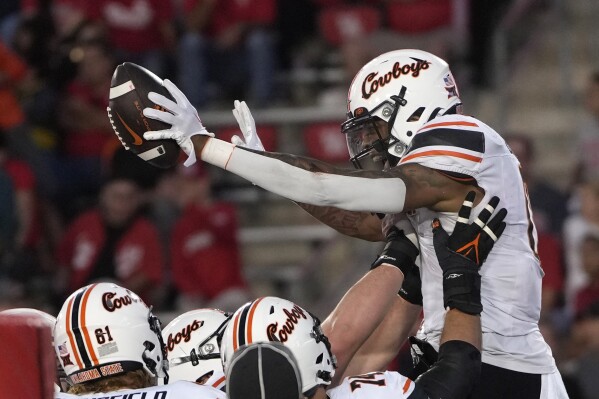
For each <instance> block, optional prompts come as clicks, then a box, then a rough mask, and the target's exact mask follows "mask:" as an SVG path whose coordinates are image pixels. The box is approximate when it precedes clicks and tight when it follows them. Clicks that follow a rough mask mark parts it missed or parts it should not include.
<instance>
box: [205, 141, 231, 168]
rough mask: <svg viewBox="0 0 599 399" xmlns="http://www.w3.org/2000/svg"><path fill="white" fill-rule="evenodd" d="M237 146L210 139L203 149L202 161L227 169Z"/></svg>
mask: <svg viewBox="0 0 599 399" xmlns="http://www.w3.org/2000/svg"><path fill="white" fill-rule="evenodd" d="M233 149H235V146H234V145H233V144H231V143H228V142H226V141H223V140H218V139H214V138H209V139H208V140H207V141H206V145H204V148H203V149H202V155H201V156H200V158H202V161H204V162H208V163H209V164H212V165H214V166H218V167H219V168H222V169H226V168H227V163H228V162H229V159H230V158H231V154H232V153H233Z"/></svg>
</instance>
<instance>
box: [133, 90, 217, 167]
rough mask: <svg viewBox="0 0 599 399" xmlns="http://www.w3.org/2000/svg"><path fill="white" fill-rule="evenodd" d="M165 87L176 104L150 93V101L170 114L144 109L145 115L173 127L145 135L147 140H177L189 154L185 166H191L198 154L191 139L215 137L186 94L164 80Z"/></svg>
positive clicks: (160, 95) (159, 95)
mask: <svg viewBox="0 0 599 399" xmlns="http://www.w3.org/2000/svg"><path fill="white" fill-rule="evenodd" d="M163 85H164V87H165V88H166V89H167V90H168V91H169V93H171V95H172V96H173V98H174V99H175V101H176V103H174V102H172V101H171V100H169V99H168V98H166V97H165V96H163V95H162V94H158V93H154V92H150V93H148V99H150V101H152V102H154V103H155V104H157V105H160V106H161V107H164V108H166V109H167V110H168V111H170V112H165V111H160V110H158V109H154V108H144V110H143V113H144V115H145V116H147V117H148V118H152V119H156V120H159V121H161V122H164V123H168V124H169V125H171V127H170V129H165V130H152V131H149V132H146V133H144V138H145V139H146V140H163V139H171V140H175V141H176V142H177V144H179V147H181V149H182V150H183V151H184V152H185V153H186V154H187V156H188V158H187V160H186V161H185V163H184V165H185V166H191V165H193V164H194V163H196V154H195V151H194V148H193V143H192V141H191V137H192V136H195V135H196V134H201V135H204V136H210V137H214V134H213V133H209V132H208V130H206V128H205V127H204V126H203V125H202V121H201V120H200V117H199V116H198V111H197V110H196V109H195V107H194V106H193V105H191V103H190V102H189V100H188V99H187V97H185V94H183V92H182V91H181V90H179V88H178V87H177V86H175V84H174V83H173V82H171V81H170V80H168V79H164V82H163Z"/></svg>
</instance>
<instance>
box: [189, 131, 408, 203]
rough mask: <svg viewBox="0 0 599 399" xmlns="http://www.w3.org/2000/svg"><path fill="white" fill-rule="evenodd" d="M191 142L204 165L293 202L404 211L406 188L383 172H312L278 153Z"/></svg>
mask: <svg viewBox="0 0 599 399" xmlns="http://www.w3.org/2000/svg"><path fill="white" fill-rule="evenodd" d="M192 141H193V143H194V148H195V151H196V155H198V156H199V157H200V158H201V159H202V160H204V161H205V162H208V163H210V164H212V165H215V166H218V167H220V168H222V169H226V170H228V171H230V172H232V173H234V174H236V175H238V176H240V177H243V178H244V179H247V180H249V181H251V182H252V183H254V184H256V185H258V186H260V187H262V188H264V189H266V190H268V191H271V192H273V193H275V194H278V195H281V196H283V197H285V198H289V199H291V200H293V201H296V202H301V203H306V204H310V205H317V206H333V207H337V208H341V209H346V210H350V211H364V212H380V213H399V212H401V211H402V210H403V205H404V199H405V196H406V186H405V184H404V182H403V180H401V179H400V178H396V177H393V176H388V175H386V174H385V173H384V172H380V173H375V174H372V173H367V172H364V173H355V174H354V173H352V174H351V175H341V174H332V173H323V172H312V171H308V170H305V169H302V168H301V167H300V166H299V165H292V164H289V163H286V162H285V161H283V160H281V159H277V158H275V157H274V156H278V154H270V156H264V155H262V154H258V153H254V152H251V151H247V150H244V149H242V148H238V147H235V146H233V145H232V144H230V143H227V142H224V141H222V140H218V139H213V138H208V137H205V136H201V135H196V136H193V137H192ZM373 176H374V177H373ZM376 177H378V178H376Z"/></svg>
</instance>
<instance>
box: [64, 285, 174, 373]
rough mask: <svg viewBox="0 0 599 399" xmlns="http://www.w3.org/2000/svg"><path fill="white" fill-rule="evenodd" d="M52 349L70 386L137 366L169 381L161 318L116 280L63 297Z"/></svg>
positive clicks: (130, 369)
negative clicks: (64, 299)
mask: <svg viewBox="0 0 599 399" xmlns="http://www.w3.org/2000/svg"><path fill="white" fill-rule="evenodd" d="M54 349H55V351H56V354H57V356H58V357H59V359H60V362H61V364H62V367H63V368H64V371H65V372H66V374H67V378H68V380H69V383H70V384H80V383H84V382H88V381H95V380H99V379H101V378H104V377H110V376H116V375H120V374H124V373H126V372H129V371H134V370H140V369H143V370H145V371H146V372H148V373H149V374H150V375H151V376H153V377H161V378H165V379H166V380H167V381H168V374H167V373H166V370H167V369H168V364H167V361H166V350H165V346H164V343H163V341H162V335H161V334H160V321H159V320H158V318H156V316H154V315H153V314H152V312H151V309H150V308H149V307H148V306H147V305H146V304H145V303H144V302H143V301H142V299H141V298H140V297H139V296H137V295H136V294H135V293H133V292H131V291H130V290H128V289H126V288H123V287H120V286H118V285H116V284H112V283H98V284H91V285H88V286H86V287H83V288H80V289H78V290H77V291H75V292H74V293H73V294H71V295H70V296H69V297H68V298H67V300H66V301H65V303H64V305H63V306H62V309H61V310H60V313H59V314H58V317H57V318H56V326H55V328H54Z"/></svg>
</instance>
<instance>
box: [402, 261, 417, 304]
mask: <svg viewBox="0 0 599 399" xmlns="http://www.w3.org/2000/svg"><path fill="white" fill-rule="evenodd" d="M397 294H398V295H399V296H400V297H402V298H403V299H405V300H406V301H408V302H410V303H411V304H412V305H418V306H422V281H421V280H420V269H418V266H416V265H413V266H412V268H410V269H409V270H407V271H406V272H404V274H403V283H402V285H401V288H400V290H399V292H398V293H397Z"/></svg>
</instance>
